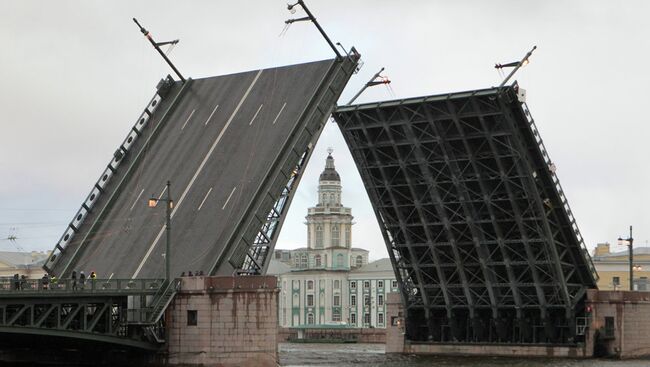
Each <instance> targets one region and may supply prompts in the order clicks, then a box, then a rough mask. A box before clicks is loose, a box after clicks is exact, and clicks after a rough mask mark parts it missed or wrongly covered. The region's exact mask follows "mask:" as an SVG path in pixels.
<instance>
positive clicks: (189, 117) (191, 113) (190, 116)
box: [181, 108, 196, 130]
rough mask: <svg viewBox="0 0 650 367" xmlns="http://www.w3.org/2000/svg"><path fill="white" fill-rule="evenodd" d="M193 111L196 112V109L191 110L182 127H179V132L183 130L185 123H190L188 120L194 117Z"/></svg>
mask: <svg viewBox="0 0 650 367" xmlns="http://www.w3.org/2000/svg"><path fill="white" fill-rule="evenodd" d="M195 111H196V108H195V109H193V110H192V112H190V115H189V116H187V120H185V123H183V126H181V130H183V129H184V128H185V125H187V122H188V121H190V119H191V118H192V115H194V112H195Z"/></svg>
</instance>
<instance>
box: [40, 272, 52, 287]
mask: <svg viewBox="0 0 650 367" xmlns="http://www.w3.org/2000/svg"><path fill="white" fill-rule="evenodd" d="M41 285H42V286H43V290H48V289H49V285H50V276H49V275H48V274H47V273H45V275H43V277H42V278H41Z"/></svg>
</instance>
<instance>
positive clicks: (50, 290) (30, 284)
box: [0, 278, 165, 297]
mask: <svg viewBox="0 0 650 367" xmlns="http://www.w3.org/2000/svg"><path fill="white" fill-rule="evenodd" d="M164 284H165V280H164V279H90V278H86V279H85V280H84V282H82V281H81V280H79V279H76V280H73V279H61V280H55V281H54V282H52V281H51V280H49V281H48V282H47V284H45V282H44V281H43V279H18V280H16V279H7V278H5V279H2V280H0V295H2V296H3V297H6V296H10V295H11V296H25V295H38V296H45V295H60V294H74V295H81V294H115V293H118V294H124V295H130V294H156V293H159V292H160V290H161V289H164V288H163V286H164Z"/></svg>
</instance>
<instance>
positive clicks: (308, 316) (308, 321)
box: [307, 312, 314, 325]
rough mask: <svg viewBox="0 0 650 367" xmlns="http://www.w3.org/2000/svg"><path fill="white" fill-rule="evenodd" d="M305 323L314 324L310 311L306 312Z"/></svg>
mask: <svg viewBox="0 0 650 367" xmlns="http://www.w3.org/2000/svg"><path fill="white" fill-rule="evenodd" d="M307 323H308V324H309V325H313V324H314V314H313V313H311V312H310V313H308V314H307Z"/></svg>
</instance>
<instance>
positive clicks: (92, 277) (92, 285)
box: [90, 271, 97, 289]
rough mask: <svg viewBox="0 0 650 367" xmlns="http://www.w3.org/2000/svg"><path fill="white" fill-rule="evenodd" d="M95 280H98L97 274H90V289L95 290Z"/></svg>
mask: <svg viewBox="0 0 650 367" xmlns="http://www.w3.org/2000/svg"><path fill="white" fill-rule="evenodd" d="M95 279H97V274H96V273H95V272H94V271H91V272H90V288H91V289H95Z"/></svg>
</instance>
